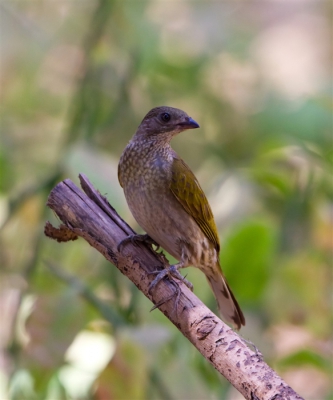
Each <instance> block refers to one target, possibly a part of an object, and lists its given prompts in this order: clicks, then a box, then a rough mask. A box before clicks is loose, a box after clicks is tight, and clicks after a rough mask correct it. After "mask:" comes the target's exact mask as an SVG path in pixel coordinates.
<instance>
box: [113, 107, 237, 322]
mask: <svg viewBox="0 0 333 400" xmlns="http://www.w3.org/2000/svg"><path fill="white" fill-rule="evenodd" d="M194 128H199V125H198V124H197V122H195V121H194V120H193V119H192V118H190V117H189V116H188V115H187V114H186V113H185V112H184V111H181V110H179V109H176V108H171V107H156V108H153V109H152V110H151V111H149V112H148V114H147V115H146V116H145V117H144V119H143V120H142V122H141V124H140V126H139V128H138V129H137V131H136V133H135V134H134V136H133V138H132V140H131V141H130V142H129V143H128V145H127V146H126V148H125V150H124V152H123V154H122V156H121V158H120V162H119V166H118V178H119V182H120V185H121V186H122V187H123V189H124V192H125V197H126V200H127V203H128V206H129V208H130V210H131V212H132V214H133V216H134V218H135V219H136V221H137V222H138V224H139V225H140V226H141V227H142V228H143V229H144V230H145V231H146V232H147V235H133V236H132V237H129V238H127V239H125V240H124V241H123V242H121V244H122V243H124V242H126V241H127V240H129V239H130V240H132V241H133V240H134V241H135V240H141V241H142V240H148V241H150V242H151V243H152V242H155V243H157V244H158V245H160V246H161V247H162V248H163V249H165V250H166V251H167V252H168V253H170V254H171V255H172V256H173V257H174V258H175V259H176V260H179V262H178V263H177V264H175V265H172V266H170V267H169V268H167V269H165V270H163V271H161V272H160V273H159V275H158V276H157V277H156V278H155V279H154V281H153V282H152V284H151V287H154V286H155V285H156V284H157V283H158V282H159V281H160V280H161V279H162V278H164V277H165V276H166V275H169V276H170V275H173V276H175V277H177V278H181V279H183V280H184V278H183V277H182V275H180V274H179V272H178V270H179V269H180V268H184V267H187V266H190V265H192V266H194V267H197V268H199V269H200V270H201V271H202V272H203V273H204V274H205V275H206V278H207V279H208V282H209V284H210V286H211V288H212V290H213V292H214V294H215V297H216V299H217V303H218V307H219V310H220V313H221V314H222V316H223V317H224V319H225V320H226V321H227V322H229V323H231V324H233V325H234V326H235V327H236V328H237V329H240V327H241V326H242V325H245V319H244V315H243V313H242V311H241V309H240V307H239V305H238V303H237V301H236V299H235V297H234V295H233V293H232V291H231V289H230V288H229V286H228V283H227V281H226V278H225V277H224V275H223V273H222V269H221V266H220V262H219V250H220V243H219V237H218V233H217V228H216V225H215V221H214V217H213V214H212V211H211V208H210V206H209V204H208V201H207V198H206V196H205V194H204V192H203V190H202V189H201V187H200V185H199V182H198V181H197V179H196V177H195V176H194V174H193V172H192V171H191V170H190V168H189V167H188V166H187V165H186V164H185V162H184V161H183V160H182V159H181V158H180V157H179V156H178V154H177V153H176V152H175V151H174V150H173V149H172V148H171V146H170V141H171V139H172V138H173V137H174V136H175V135H177V134H178V133H180V132H182V131H184V130H186V129H194ZM185 283H187V285H188V286H189V287H191V286H192V285H191V284H190V283H189V282H188V281H186V280H185Z"/></svg>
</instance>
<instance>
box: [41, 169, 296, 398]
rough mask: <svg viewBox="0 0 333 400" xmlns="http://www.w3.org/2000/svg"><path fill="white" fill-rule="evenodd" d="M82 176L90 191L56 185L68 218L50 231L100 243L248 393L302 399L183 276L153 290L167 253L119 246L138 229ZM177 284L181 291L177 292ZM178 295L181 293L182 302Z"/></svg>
mask: <svg viewBox="0 0 333 400" xmlns="http://www.w3.org/2000/svg"><path fill="white" fill-rule="evenodd" d="M80 181H81V186H82V188H83V190H84V192H85V193H83V192H82V191H81V190H80V189H79V188H77V187H76V186H75V185H74V183H73V182H72V181H70V180H68V179H67V180H65V181H63V182H61V183H59V184H58V185H57V186H56V187H55V188H54V189H53V190H52V191H51V193H50V195H49V198H48V202H47V205H48V206H49V207H50V208H51V209H52V210H53V211H54V212H55V213H56V214H57V215H58V217H59V218H60V220H61V221H62V222H63V224H62V225H61V226H60V228H59V229H58V228H54V227H53V226H52V225H51V224H50V223H49V222H47V223H46V226H45V234H46V235H47V236H49V237H51V238H53V239H55V240H58V241H59V242H61V241H69V240H74V239H75V238H76V237H77V236H80V237H82V238H83V239H85V240H86V241H87V242H88V243H89V244H90V245H91V246H92V247H94V248H96V249H97V250H98V251H99V252H100V253H101V254H103V256H104V257H105V258H106V259H107V260H109V261H110V262H111V263H112V264H114V265H115V266H116V267H117V268H118V269H119V270H120V271H121V272H122V273H123V274H124V275H126V276H127V277H128V278H129V279H130V280H131V281H132V282H133V283H134V284H135V285H136V286H137V287H138V289H139V290H141V291H142V292H143V294H144V295H145V296H146V297H148V299H150V300H151V301H152V302H153V303H154V304H155V305H158V308H159V310H160V311H161V312H163V314H164V315H165V316H166V317H167V318H169V320H170V321H171V322H172V323H173V324H174V325H175V326H176V327H177V328H178V329H179V330H180V332H181V333H182V334H183V335H184V336H185V337H186V338H187V339H188V340H189V341H190V342H191V343H192V344H193V345H194V346H195V347H196V348H197V349H198V351H200V353H201V354H202V355H203V356H204V357H205V358H206V359H207V360H208V361H209V362H210V363H211V364H212V365H213V366H214V368H216V369H217V371H219V372H220V373H221V374H222V375H223V376H224V377H225V378H226V379H228V380H229V381H230V382H231V384H232V385H233V386H234V387H235V388H236V389H237V390H238V391H239V392H240V393H241V394H242V395H243V396H244V397H245V398H246V399H249V400H254V399H256V400H257V399H260V400H282V399H285V400H287V399H288V400H296V399H302V397H301V396H299V395H298V394H297V393H295V391H294V390H293V389H292V388H291V387H289V386H288V385H287V384H286V383H285V382H284V381H283V380H282V379H281V378H280V377H279V376H278V375H277V374H276V373H275V371H273V370H272V369H271V368H270V367H269V366H268V365H267V364H266V363H265V362H264V361H263V359H262V355H261V353H260V352H259V351H257V350H256V351H253V350H251V349H250V348H249V347H248V346H247V344H246V342H245V341H244V339H242V338H241V336H239V335H238V334H237V333H236V332H234V331H233V330H232V329H231V328H230V327H229V326H228V325H226V324H225V323H224V322H222V321H221V320H220V319H219V318H218V317H217V316H216V315H215V314H213V313H212V312H211V311H210V310H209V309H208V308H207V307H206V306H205V305H204V304H203V303H202V302H201V301H200V300H199V299H198V298H197V297H196V296H195V295H194V293H192V292H191V291H190V290H189V289H188V288H187V287H186V286H185V285H184V284H183V283H182V282H180V281H177V282H176V281H170V280H168V279H164V280H163V281H161V282H160V283H159V284H158V285H157V286H156V288H154V290H153V292H152V293H149V292H148V288H149V284H150V282H151V281H152V280H153V279H154V275H151V274H150V275H149V273H151V272H154V271H156V269H159V268H161V269H162V268H164V267H165V265H166V262H167V261H166V259H165V257H164V256H163V255H161V254H159V253H156V252H155V251H153V250H152V248H150V247H149V246H147V245H146V244H144V243H139V244H138V245H134V244H132V243H129V244H127V245H126V246H124V247H123V248H122V249H121V251H120V252H119V251H118V249H117V245H118V244H119V242H120V241H121V240H122V239H124V238H125V237H127V236H128V235H131V234H133V233H134V231H133V230H132V229H131V228H130V227H129V226H128V225H127V224H126V223H125V222H124V221H123V220H122V219H121V217H120V216H119V215H118V214H117V212H116V211H115V210H114V208H113V207H112V206H111V205H110V204H109V203H108V202H107V200H106V198H104V197H103V196H102V195H100V193H99V192H97V191H96V190H95V189H94V188H93V186H92V185H91V183H90V182H89V180H88V179H87V178H86V177H85V176H84V175H80ZM178 287H179V289H180V292H179V293H178V294H179V296H174V295H175V293H177V292H178ZM176 297H178V298H179V301H178V303H177V304H178V305H177V307H175V304H176V302H175V300H176ZM166 299H169V300H167V301H165V300H166Z"/></svg>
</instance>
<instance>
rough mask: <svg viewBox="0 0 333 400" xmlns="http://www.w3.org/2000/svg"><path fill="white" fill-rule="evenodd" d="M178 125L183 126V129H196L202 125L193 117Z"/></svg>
mask: <svg viewBox="0 0 333 400" xmlns="http://www.w3.org/2000/svg"><path fill="white" fill-rule="evenodd" d="M178 125H179V126H181V127H182V129H195V128H199V127H200V125H199V124H198V123H197V122H196V121H194V119H193V118H191V117H188V118H186V120H185V121H184V122H180V123H179V124H178Z"/></svg>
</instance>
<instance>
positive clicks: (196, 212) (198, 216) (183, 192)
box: [170, 158, 220, 251]
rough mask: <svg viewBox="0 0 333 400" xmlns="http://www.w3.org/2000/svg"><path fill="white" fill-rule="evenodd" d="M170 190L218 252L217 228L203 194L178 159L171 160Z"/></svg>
mask: <svg viewBox="0 0 333 400" xmlns="http://www.w3.org/2000/svg"><path fill="white" fill-rule="evenodd" d="M170 189H171V192H172V193H173V194H174V196H175V197H176V198H177V200H178V201H179V202H180V204H181V205H182V206H183V207H184V209H185V211H186V212H187V213H188V214H190V215H191V217H193V219H194V220H195V222H196V223H197V224H198V225H199V227H200V228H201V230H202V231H203V232H204V234H205V235H206V236H207V237H208V239H209V240H210V241H211V242H212V243H213V244H214V246H215V248H216V250H217V251H219V250H220V243H219V237H218V233H217V228H216V225H215V221H214V217H213V213H212V210H211V208H210V206H209V203H208V200H207V198H206V196H205V193H204V192H203V190H202V189H201V187H200V185H199V182H198V181H197V178H196V177H195V176H194V174H193V172H192V171H191V170H190V168H189V167H188V166H187V165H186V164H185V162H184V161H183V160H181V159H179V158H174V159H173V164H172V177H171V185H170Z"/></svg>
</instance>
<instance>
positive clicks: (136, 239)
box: [117, 234, 160, 251]
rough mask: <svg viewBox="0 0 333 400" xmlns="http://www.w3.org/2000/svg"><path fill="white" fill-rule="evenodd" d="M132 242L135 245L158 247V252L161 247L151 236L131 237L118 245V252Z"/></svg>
mask: <svg viewBox="0 0 333 400" xmlns="http://www.w3.org/2000/svg"><path fill="white" fill-rule="evenodd" d="M129 242H131V243H132V244H134V245H137V244H138V243H140V242H141V243H147V244H149V245H154V246H156V251H157V250H158V249H159V248H160V245H159V244H158V243H156V242H155V240H154V239H152V238H151V237H150V236H149V235H147V234H145V235H129V236H127V237H126V238H125V239H123V240H122V241H121V242H120V243H118V246H117V250H118V251H120V250H121V248H122V247H123V246H126V244H128V243H129Z"/></svg>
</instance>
